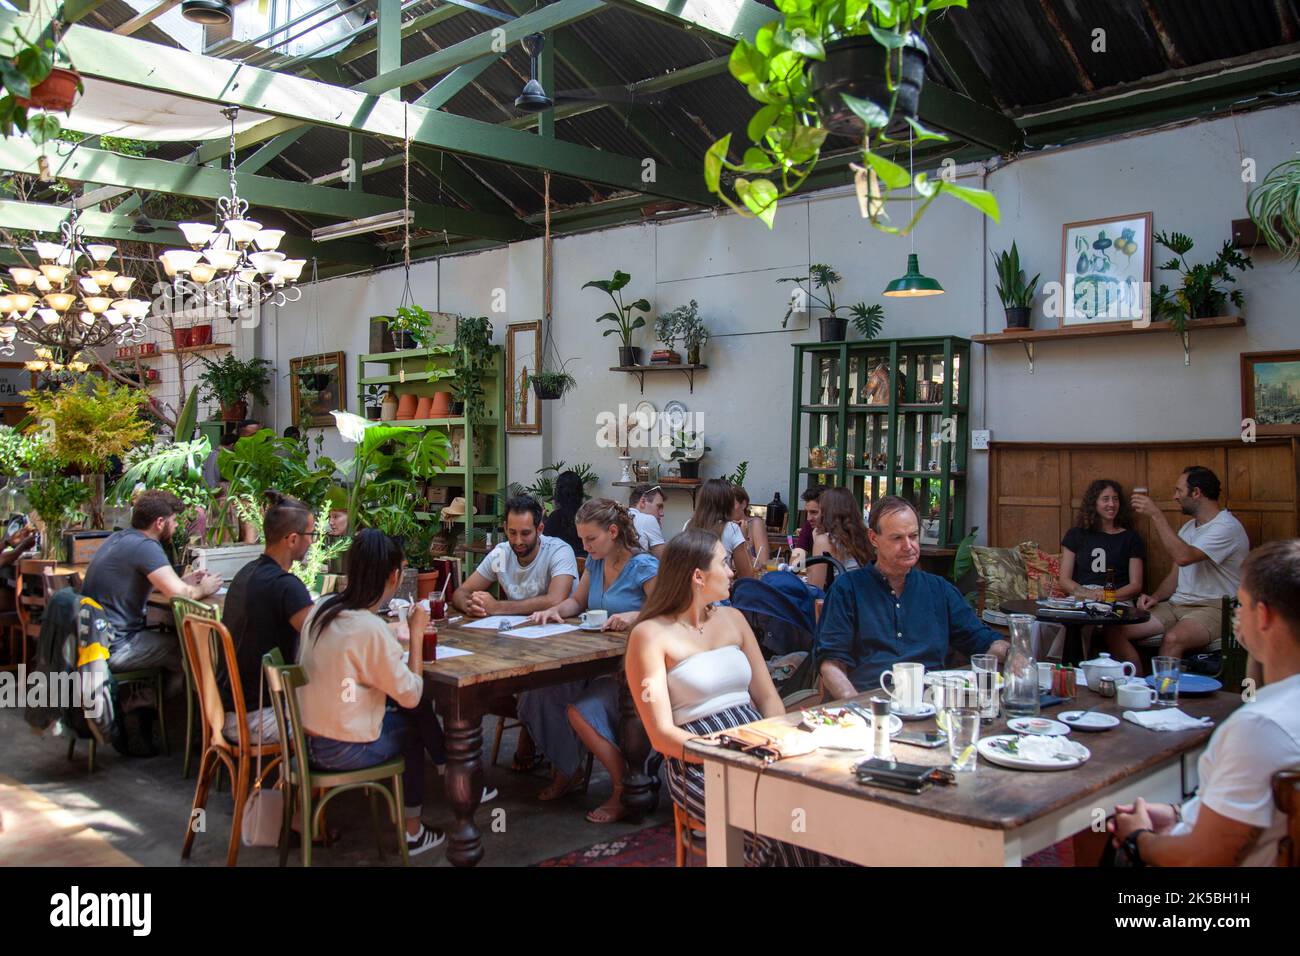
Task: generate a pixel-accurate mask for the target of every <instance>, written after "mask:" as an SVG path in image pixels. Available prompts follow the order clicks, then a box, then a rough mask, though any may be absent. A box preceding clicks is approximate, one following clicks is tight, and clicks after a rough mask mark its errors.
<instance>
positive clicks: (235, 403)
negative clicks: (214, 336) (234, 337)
mask: <svg viewBox="0 0 1300 956" xmlns="http://www.w3.org/2000/svg"><path fill="white" fill-rule="evenodd" d="M199 360H200V361H201V362H202V363H203V365H204V369H203V371H202V372H200V373H199V381H200V382H202V383H203V400H204V401H215V402H217V403H218V404H219V405H220V406H221V417H222V419H223V420H224V421H228V422H238V421H243V420H244V419H246V418H248V398H249V396H252V397H253V398H256V399H257V400H258V401H259V402H260V403H261V404H263V405H265V404H267V400H266V386H267V385H269V384H270V382H271V371H270V370H271V368H272V367H273V366H272V365H271V363H270V362H268V361H267V360H266V359H261V358H254V359H249V360H248V361H247V362H244V361H240V360H239V359H237V358H235V356H234V355H233V354H227V355H226V356H225V357H224V358H222V360H221V361H220V362H214V361H213V360H212V359H209V358H206V357H204V356H202V355H200V356H199Z"/></svg>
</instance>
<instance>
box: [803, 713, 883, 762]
mask: <svg viewBox="0 0 1300 956" xmlns="http://www.w3.org/2000/svg"><path fill="white" fill-rule="evenodd" d="M817 709H820V708H817ZM831 709H832V710H838V709H839V708H831ZM850 716H851V717H852V718H853V723H852V724H851V725H849V726H837V727H830V726H825V725H811V724H809V723H808V722H807V720H804V721H803V723H802V724H801V725H800V726H802V727H805V728H807V729H809V730H811V731H812V734H813V738H814V739H815V740H816V743H817V746H818V747H824V748H826V749H827V750H854V751H867V750H870V749H871V747H872V743H873V741H872V739H871V737H872V734H871V727H870V725H869V724H868V722H867V721H866V720H864V719H863V718H862V717H861V716H860V715H858V714H854V713H852V712H851V711H850ZM902 729H903V722H902V721H901V720H899V718H898V715H897V714H890V715H889V736H891V737H893V736H894V735H895V734H897V733H899V732H900V731H901V730H902Z"/></svg>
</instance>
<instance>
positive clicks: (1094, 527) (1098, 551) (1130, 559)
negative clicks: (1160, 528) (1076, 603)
mask: <svg viewBox="0 0 1300 956" xmlns="http://www.w3.org/2000/svg"><path fill="white" fill-rule="evenodd" d="M1146 556H1147V549H1146V544H1145V542H1143V540H1142V536H1141V535H1140V534H1138V533H1137V531H1135V530H1134V529H1133V512H1132V511H1131V510H1130V509H1129V504H1128V498H1127V497H1126V496H1125V494H1124V487H1123V485H1121V484H1120V483H1119V482H1118V481H1112V480H1111V479H1109V478H1098V479H1097V480H1096V481H1094V482H1093V483H1092V484H1090V485H1088V490H1087V491H1085V492H1084V493H1083V499H1082V501H1080V502H1079V513H1078V515H1077V516H1076V517H1075V521H1074V527H1073V528H1071V529H1070V530H1069V531H1067V532H1065V537H1064V538H1062V539H1061V577H1060V582H1061V587H1062V588H1064V589H1065V590H1066V591H1067V592H1068V593H1070V594H1073V595H1074V596H1075V597H1086V598H1092V599H1093V600H1100V598H1101V597H1102V592H1103V589H1104V588H1105V585H1106V578H1107V577H1108V576H1112V575H1113V577H1114V579H1115V600H1117V601H1126V600H1131V599H1133V598H1136V597H1137V596H1138V595H1139V594H1141V593H1142V575H1143V570H1142V569H1143V565H1144V564H1145V561H1146Z"/></svg>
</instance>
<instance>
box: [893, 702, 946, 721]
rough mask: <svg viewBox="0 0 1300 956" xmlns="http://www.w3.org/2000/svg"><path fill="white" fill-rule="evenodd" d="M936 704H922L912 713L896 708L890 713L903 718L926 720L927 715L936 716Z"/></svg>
mask: <svg viewBox="0 0 1300 956" xmlns="http://www.w3.org/2000/svg"><path fill="white" fill-rule="evenodd" d="M934 713H935V711H934V704H922V705H921V709H920V710H917V711H913V712H912V713H910V714H909V713H904V712H903V711H901V710H895V711H894V712H893V713H891V714H890V716H891V717H898V718H900V719H902V720H925V718H927V717H933V716H934Z"/></svg>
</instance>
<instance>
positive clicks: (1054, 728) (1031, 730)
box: [1007, 717, 1070, 737]
mask: <svg viewBox="0 0 1300 956" xmlns="http://www.w3.org/2000/svg"><path fill="white" fill-rule="evenodd" d="M1007 727H1008V728H1010V729H1011V730H1014V731H1015V732H1016V733H1018V734H1037V735H1038V736H1040V737H1064V736H1065V735H1066V734H1068V733H1069V732H1070V726H1069V725H1068V724H1063V723H1061V722H1060V721H1059V720H1052V719H1051V718H1049V717H1013V718H1012V719H1011V720H1008V721H1007Z"/></svg>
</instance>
